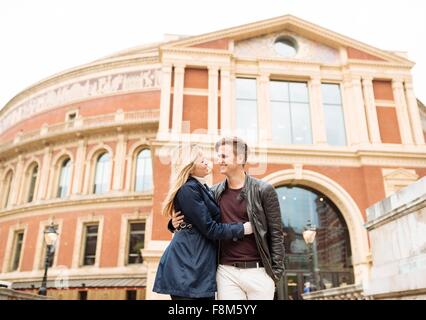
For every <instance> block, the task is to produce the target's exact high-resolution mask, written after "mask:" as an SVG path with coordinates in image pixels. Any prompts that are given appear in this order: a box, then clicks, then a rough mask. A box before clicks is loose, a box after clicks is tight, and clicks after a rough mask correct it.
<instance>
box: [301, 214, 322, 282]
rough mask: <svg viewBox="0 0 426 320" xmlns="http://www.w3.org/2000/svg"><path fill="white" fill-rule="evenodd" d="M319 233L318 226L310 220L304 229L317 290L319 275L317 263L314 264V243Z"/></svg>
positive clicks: (313, 279)
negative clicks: (316, 271) (316, 270)
mask: <svg viewBox="0 0 426 320" xmlns="http://www.w3.org/2000/svg"><path fill="white" fill-rule="evenodd" d="M316 234H317V231H316V228H315V226H313V225H312V224H311V221H310V220H308V223H307V225H306V227H305V230H304V231H303V239H304V240H305V242H306V244H307V246H308V250H309V258H310V260H311V267H312V271H311V276H312V277H311V279H312V282H311V283H312V285H313V287H314V289H315V290H318V283H317V277H316V274H315V264H314V251H313V248H312V247H313V244H314V241H315V236H316Z"/></svg>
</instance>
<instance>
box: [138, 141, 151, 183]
mask: <svg viewBox="0 0 426 320" xmlns="http://www.w3.org/2000/svg"><path fill="white" fill-rule="evenodd" d="M136 161H137V162H136V187H135V190H136V191H149V190H152V160H151V151H150V150H146V149H145V150H142V151H141V152H140V153H139V154H138V157H137V160H136Z"/></svg>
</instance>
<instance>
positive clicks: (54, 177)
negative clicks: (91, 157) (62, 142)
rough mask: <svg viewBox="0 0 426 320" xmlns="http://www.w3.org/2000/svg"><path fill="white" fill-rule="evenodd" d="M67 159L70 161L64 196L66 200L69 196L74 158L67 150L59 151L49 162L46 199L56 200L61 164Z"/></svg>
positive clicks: (71, 186) (73, 172)
mask: <svg viewBox="0 0 426 320" xmlns="http://www.w3.org/2000/svg"><path fill="white" fill-rule="evenodd" d="M67 158H69V159H70V181H69V189H68V191H67V194H66V196H65V197H66V198H68V197H69V196H70V195H71V190H72V188H73V185H72V182H73V177H74V174H75V171H74V170H75V161H74V156H73V154H72V153H71V152H69V151H68V150H64V149H63V150H61V152H59V153H58V154H57V155H55V156H54V157H53V159H52V161H51V162H49V164H50V169H51V170H49V171H50V172H51V174H50V176H49V187H48V192H47V195H46V199H55V198H57V188H58V185H59V179H60V175H61V169H62V164H63V162H64V161H65V159H67Z"/></svg>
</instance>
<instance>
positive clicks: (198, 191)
mask: <svg viewBox="0 0 426 320" xmlns="http://www.w3.org/2000/svg"><path fill="white" fill-rule="evenodd" d="M174 207H175V211H181V212H182V214H183V215H184V216H185V222H186V223H190V224H192V228H191V229H182V230H180V231H177V232H176V233H175V234H174V236H173V239H172V241H171V242H170V244H169V246H168V247H167V248H166V250H165V251H164V254H163V256H162V257H161V260H160V264H159V266H158V269H157V276H156V278H155V282H154V287H153V291H154V292H158V293H162V294H170V295H176V296H182V297H189V298H205V297H213V296H214V294H215V292H216V291H217V289H216V268H217V263H216V259H217V244H216V240H221V239H234V240H235V241H237V240H238V239H242V238H243V237H244V227H243V224H242V223H233V224H221V223H219V222H220V209H219V206H218V204H217V203H216V201H215V199H214V197H213V195H212V194H211V193H210V192H209V190H207V189H206V188H205V187H204V186H203V185H202V184H201V183H200V182H198V180H196V179H194V178H192V177H190V178H189V179H188V181H187V182H186V183H185V184H184V185H183V186H182V187H181V188H180V189H179V191H178V193H177V194H176V197H175V200H174Z"/></svg>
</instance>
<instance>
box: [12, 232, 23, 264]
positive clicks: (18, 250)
mask: <svg viewBox="0 0 426 320" xmlns="http://www.w3.org/2000/svg"><path fill="white" fill-rule="evenodd" d="M23 242H24V232H23V231H18V232H16V233H15V239H14V244H13V256H12V257H13V260H12V265H11V271H16V270H18V268H19V263H20V262H21V254H22V246H23Z"/></svg>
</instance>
